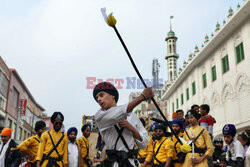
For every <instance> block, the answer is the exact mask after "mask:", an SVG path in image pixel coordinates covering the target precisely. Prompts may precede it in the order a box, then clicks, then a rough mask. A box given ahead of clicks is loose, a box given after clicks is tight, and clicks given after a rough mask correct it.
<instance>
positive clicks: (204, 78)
mask: <svg viewBox="0 0 250 167" xmlns="http://www.w3.org/2000/svg"><path fill="white" fill-rule="evenodd" d="M202 82H203V88H206V87H207V75H206V73H205V74H203V75H202Z"/></svg>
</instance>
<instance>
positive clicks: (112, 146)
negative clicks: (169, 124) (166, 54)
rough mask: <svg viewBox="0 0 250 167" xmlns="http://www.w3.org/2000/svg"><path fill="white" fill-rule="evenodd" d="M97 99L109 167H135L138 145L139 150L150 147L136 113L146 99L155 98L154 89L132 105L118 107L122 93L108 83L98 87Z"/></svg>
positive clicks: (148, 90)
mask: <svg viewBox="0 0 250 167" xmlns="http://www.w3.org/2000/svg"><path fill="white" fill-rule="evenodd" d="M93 96H94V99H95V100H96V102H98V104H99V105H100V107H101V109H100V110H99V111H98V112H97V113H96V114H95V120H96V123H97V126H98V128H99V131H100V133H101V136H102V138H103V140H104V142H105V144H106V147H107V150H106V153H107V156H108V158H107V159H105V161H104V166H105V167H135V166H138V165H139V162H138V161H137V160H136V158H137V157H136V156H137V151H136V150H135V149H134V148H135V144H134V142H136V144H137V146H138V147H139V149H144V148H146V147H147V145H148V134H147V131H146V129H145V128H144V127H143V125H142V123H141V121H140V120H139V118H138V117H137V116H136V115H135V114H134V113H132V110H133V109H134V108H135V107H136V106H137V105H138V104H140V103H141V102H142V101H144V100H148V99H150V98H152V97H153V96H154V94H153V92H152V89H151V88H147V89H144V91H143V92H142V93H141V95H140V96H138V97H137V98H136V99H134V100H133V101H131V102H130V103H129V104H125V105H121V106H117V101H118V97H119V95H118V91H117V90H116V88H115V87H114V86H113V85H112V84H111V83H108V82H102V83H99V84H98V85H96V87H95V88H94V91H93Z"/></svg>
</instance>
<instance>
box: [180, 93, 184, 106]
mask: <svg viewBox="0 0 250 167" xmlns="http://www.w3.org/2000/svg"><path fill="white" fill-rule="evenodd" d="M183 104H184V95H183V93H182V94H181V105H183Z"/></svg>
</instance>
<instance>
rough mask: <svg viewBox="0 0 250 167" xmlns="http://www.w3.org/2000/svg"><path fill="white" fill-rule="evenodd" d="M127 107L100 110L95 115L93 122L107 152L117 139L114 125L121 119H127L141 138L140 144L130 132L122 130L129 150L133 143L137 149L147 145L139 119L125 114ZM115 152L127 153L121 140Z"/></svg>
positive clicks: (145, 133) (115, 165)
mask: <svg viewBox="0 0 250 167" xmlns="http://www.w3.org/2000/svg"><path fill="white" fill-rule="evenodd" d="M127 107H128V104H125V105H121V106H116V107H112V108H110V109H108V110H102V109H100V110H99V111H98V112H97V113H96V114H95V121H96V124H97V126H98V128H99V131H100V133H101V136H102V138H103V140H104V142H105V144H106V147H107V150H108V149H114V148H115V142H116V139H117V137H118V133H117V132H116V130H115V128H114V125H116V124H118V122H119V120H121V119H127V121H128V122H129V123H130V124H131V125H133V126H134V127H135V129H137V131H138V132H139V134H140V136H141V138H142V141H141V142H140V141H139V140H137V139H134V138H133V134H132V132H130V131H129V130H127V129H124V130H123V132H122V135H123V137H124V138H125V140H126V142H127V144H128V147H129V148H130V149H133V148H134V142H136V144H137V146H138V147H139V149H144V148H146V147H147V145H148V141H149V139H148V133H147V131H146V129H145V128H144V127H143V125H142V123H141V121H140V119H139V118H138V117H137V116H136V115H135V114H134V113H129V114H128V113H127ZM116 150H118V151H121V150H123V151H128V150H127V149H126V147H125V146H124V144H123V143H122V140H121V139H119V140H118V142H117V146H116ZM129 161H130V163H131V164H132V165H133V166H135V163H134V160H133V159H129ZM114 167H118V163H115V164H114Z"/></svg>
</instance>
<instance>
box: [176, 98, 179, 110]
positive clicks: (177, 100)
mask: <svg viewBox="0 0 250 167" xmlns="http://www.w3.org/2000/svg"><path fill="white" fill-rule="evenodd" d="M178 108H179V99H178V98H177V99H176V110H177V109H178Z"/></svg>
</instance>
